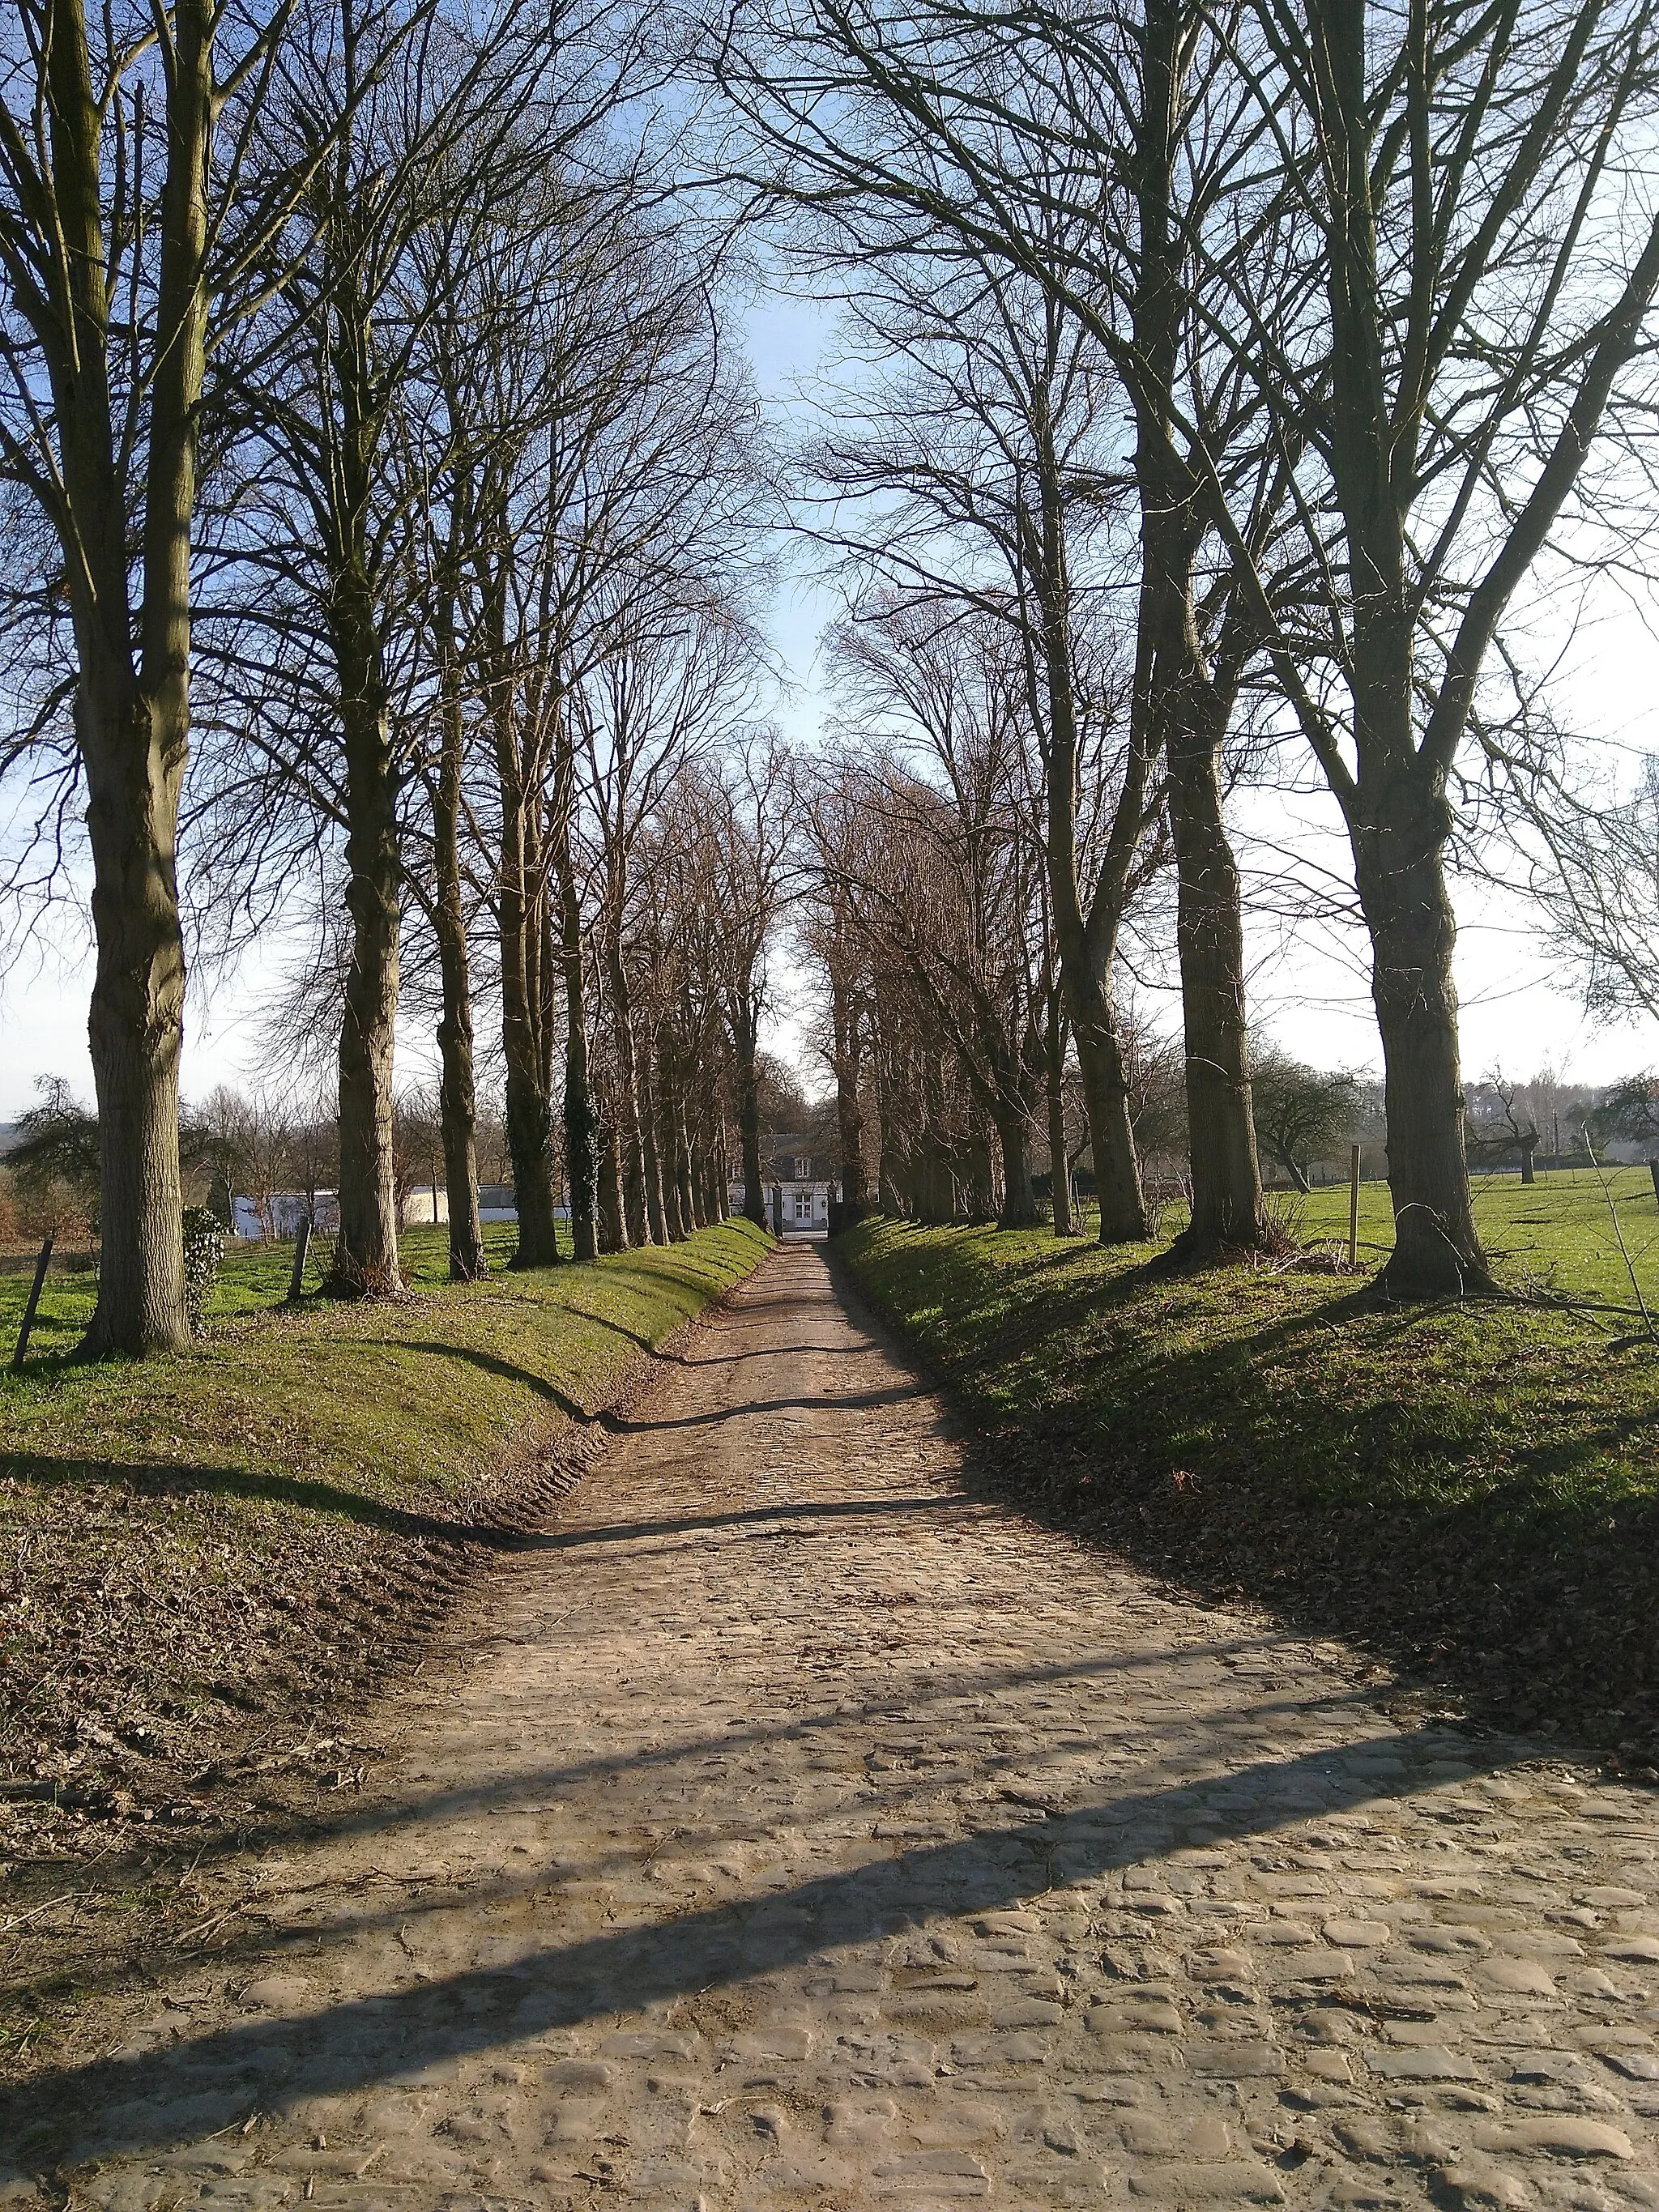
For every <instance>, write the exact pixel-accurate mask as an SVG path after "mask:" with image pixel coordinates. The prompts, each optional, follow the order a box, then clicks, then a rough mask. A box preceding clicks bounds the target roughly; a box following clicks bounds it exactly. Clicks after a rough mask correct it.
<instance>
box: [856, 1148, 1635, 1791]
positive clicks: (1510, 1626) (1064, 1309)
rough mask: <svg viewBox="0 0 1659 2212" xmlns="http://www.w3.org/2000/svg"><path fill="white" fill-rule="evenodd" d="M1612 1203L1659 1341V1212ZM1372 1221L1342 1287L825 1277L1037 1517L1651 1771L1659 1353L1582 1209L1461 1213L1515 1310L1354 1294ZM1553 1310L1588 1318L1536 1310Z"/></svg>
mask: <svg viewBox="0 0 1659 2212" xmlns="http://www.w3.org/2000/svg"><path fill="white" fill-rule="evenodd" d="M1610 1180H1611V1181H1612V1182H1613V1188H1614V1191H1615V1195H1616V1200H1617V1204H1618V1208H1619V1212H1620V1222H1621V1226H1622V1231H1623V1234H1624V1237H1625V1239H1626V1245H1627V1246H1628V1248H1629V1250H1630V1253H1631V1256H1632V1261H1633V1263H1634V1266H1635V1269H1636V1273H1637V1278H1638V1282H1639V1283H1640V1284H1641V1285H1642V1287H1643V1291H1644V1295H1645V1296H1647V1297H1648V1298H1649V1300H1650V1305H1651V1306H1653V1307H1654V1308H1655V1309H1656V1310H1659V1212H1656V1206H1655V1201H1654V1197H1653V1191H1652V1186H1651V1183H1650V1181H1649V1178H1648V1176H1647V1173H1646V1170H1618V1171H1616V1172H1615V1173H1614V1174H1613V1176H1612V1177H1611V1178H1610ZM1386 1204H1387V1192H1386V1188H1385V1187H1384V1186H1383V1185H1381V1184H1376V1185H1368V1186H1364V1187H1363V1188H1362V1206H1361V1226H1360V1235H1361V1238H1362V1250H1361V1261H1362V1273H1360V1274H1359V1275H1358V1276H1356V1275H1349V1274H1346V1273H1328V1272H1324V1273H1321V1272H1314V1271H1312V1270H1310V1267H1308V1265H1307V1264H1306V1263H1305V1261H1304V1263H1303V1264H1301V1265H1284V1266H1280V1265H1274V1266H1271V1267H1269V1266H1262V1267H1225V1268H1213V1269H1209V1270H1206V1271H1202V1272H1198V1273H1187V1274H1180V1273H1168V1272H1165V1271H1163V1270H1160V1269H1159V1268H1158V1267H1147V1266H1146V1256H1147V1255H1146V1253H1145V1251H1144V1249H1143V1250H1142V1251H1139V1252H1137V1253H1131V1254H1125V1253H1121V1252H1119V1253H1107V1252H1103V1251H1101V1250H1100V1249H1099V1248H1098V1247H1096V1246H1094V1245H1092V1244H1089V1243H1081V1242H1071V1243H1057V1242H1056V1241H1055V1239H1054V1237H1052V1236H1051V1235H1049V1234H1048V1233H1047V1232H1042V1231H1030V1232H1018V1233H1010V1234H1004V1233H1000V1232H998V1231H994V1230H989V1229H978V1228H960V1229H945V1230H916V1229H912V1228H909V1227H907V1226H905V1225H901V1224H895V1223H884V1222H877V1223H872V1224H868V1225H866V1226H865V1227H863V1228H862V1229H860V1231H856V1232H854V1235H853V1236H852V1237H848V1239H846V1240H844V1243H843V1247H842V1249H844V1250H845V1252H846V1254H847V1256H848V1259H849V1260H850V1261H851V1263H852V1265H853V1267H854V1270H855V1272H856V1273H857V1274H858V1276H859V1277H860V1280H861V1281H862V1283H863V1285H865V1287H866V1290H867V1291H868V1292H869V1293H870V1294H871V1296H872V1298H873V1300H874V1302H875V1303H876V1304H878V1307H879V1308H881V1309H882V1310H884V1312H885V1313H886V1314H887V1315H888V1316H890V1318H891V1319H892V1320H893V1321H894V1322H896V1324H897V1325H898V1326H899V1327H900V1328H902V1330H903V1331H904V1332H905V1333H906V1334H908V1336H909V1337H910V1338H911V1339H912V1340H913V1341H915V1343H916V1344H917V1345H918V1346H919V1347H920V1348H921V1350H922V1351H923V1352H925V1353H926V1354H927V1356H928V1357H929V1358H930V1359H931V1360H932V1361H933V1363H934V1364H936V1365H937V1367H938V1368H939V1369H940V1370H942V1371H943V1372H944V1373H945V1375H947V1376H949V1377H950V1378H951V1380H952V1381H954V1382H955V1383H957V1385H958V1386H959V1388H960V1389H962V1390H963V1393H964V1394H965V1395H966V1397H967V1398H968V1401H969V1404H970V1406H971V1407H972V1409H973V1410H974V1412H975V1413H976V1415H977V1416H978V1419H979V1421H980V1423H981V1426H982V1428H983V1429H984V1430H985V1431H987V1436H988V1438H989V1441H988V1442H987V1446H986V1461H987V1465H990V1466H993V1467H994V1468H996V1469H997V1470H998V1472H999V1474H1000V1478H1001V1479H1002V1480H1005V1481H1006V1482H1008V1483H1010V1484H1012V1486H1014V1487H1015V1488H1016V1489H1017V1490H1018V1492H1020V1494H1021V1495H1022V1496H1023V1497H1024V1498H1026V1499H1027V1500H1029V1501H1030V1503H1032V1504H1035V1505H1036V1507H1037V1508H1038V1509H1039V1510H1043V1511H1046V1512H1051V1513H1053V1514H1054V1515H1056V1516H1059V1517H1060V1518H1062V1519H1065V1520H1067V1521H1069V1522H1084V1523H1085V1524H1087V1525H1090V1526H1092V1527H1093V1528H1095V1529H1096V1530H1097V1532H1098V1533H1099V1534H1101V1535H1102V1536H1103V1538H1104V1539H1107V1540H1109V1541H1112V1542H1114V1543H1116V1544H1120V1545H1123V1546H1125V1547H1127V1548H1129V1549H1131V1550H1132V1551H1133V1552H1134V1553H1136V1554H1137V1556H1139V1557H1141V1558H1143V1559H1147V1560H1148V1561H1150V1562H1151V1563H1152V1564H1153V1565H1156V1566H1158V1568H1159V1569H1160V1570H1161V1571H1170V1570H1171V1569H1174V1570H1175V1571H1177V1572H1178V1573H1179V1574H1180V1575H1181V1576H1182V1577H1183V1579H1185V1580H1187V1581H1188V1582H1197V1583H1201V1584H1202V1585H1203V1586H1204V1587H1206V1588H1207V1589H1212V1590H1217V1591H1220V1592H1225V1593H1229V1594H1240V1595H1248V1596H1253V1597H1261V1598H1265V1599H1267V1600H1268V1601H1271V1602H1272V1603H1273V1605H1274V1606H1275V1607H1278V1608H1279V1610H1280V1611H1281V1612H1285V1613H1289V1614H1290V1615H1291V1616H1293V1617H1295V1618H1297V1619H1300V1620H1305V1621H1306V1622H1308V1623H1309V1624H1310V1626H1316V1627H1318V1628H1319V1629H1320V1630H1321V1631H1322V1632H1323V1631H1329V1630H1333V1629H1334V1630H1337V1631H1339V1632H1346V1633H1350V1634H1352V1635H1356V1636H1358V1637H1360V1638H1369V1639H1370V1640H1371V1641H1372V1642H1373V1643H1374V1644H1376V1646H1378V1647H1379V1648H1380V1649H1381V1650H1384V1651H1385V1652H1387V1653H1388V1654H1389V1656H1390V1657H1391V1658H1393V1659H1395V1661H1399V1662H1404V1663H1406V1664H1407V1665H1408V1666H1409V1667H1410V1668H1413V1669H1414V1670H1415V1671H1417V1672H1418V1673H1419V1674H1423V1675H1425V1676H1429V1677H1431V1678H1434V1679H1437V1680H1440V1681H1442V1682H1443V1683H1445V1684H1447V1685H1449V1686H1453V1687H1455V1690H1456V1691H1457V1692H1458V1694H1459V1695H1460V1696H1462V1697H1465V1698H1467V1699H1470V1700H1472V1701H1473V1705H1474V1710H1476V1711H1486V1712H1488V1713H1489V1714H1491V1715H1492V1717H1497V1718H1501V1719H1504V1720H1505V1721H1512V1722H1515V1723H1518V1724H1521V1725H1526V1726H1541V1727H1544V1728H1547V1729H1548V1728H1553V1729H1559V1730H1562V1731H1564V1732H1571V1733H1575V1734H1583V1735H1589V1737H1590V1738H1592V1739H1593V1740H1595V1741H1598V1742H1600V1743H1602V1744H1604V1745H1608V1746H1612V1747H1623V1756H1624V1758H1625V1759H1626V1764H1627V1765H1630V1767H1631V1768H1632V1771H1641V1770H1642V1769H1644V1768H1647V1767H1651V1766H1654V1765H1659V1700H1656V1695H1655V1692H1656V1685H1659V1632H1656V1621H1659V1602H1656V1601H1659V1345H1655V1344H1654V1343H1653V1342H1651V1341H1650V1340H1649V1339H1648V1337H1647V1336H1646V1334H1644V1332H1643V1330H1642V1325H1641V1322H1640V1319H1639V1316H1638V1312H1637V1309H1636V1301H1635V1298H1634V1296H1633V1294H1632V1286H1631V1282H1630V1278H1629V1275H1628V1274H1627V1273H1626V1267H1625V1264H1624V1261H1623V1260H1622V1259H1621V1258H1620V1252H1619V1246H1618V1242H1617V1240H1616V1238H1615V1237H1614V1235H1613V1224H1612V1221H1611V1219H1610V1218H1609V1214H1608V1211H1607V1200H1606V1197H1605V1195H1604V1194H1603V1191H1602V1189H1601V1184H1600V1182H1598V1181H1597V1180H1596V1178H1595V1176H1593V1175H1590V1174H1588V1173H1583V1174H1579V1175H1571V1174H1569V1175H1564V1176H1559V1177H1557V1178H1554V1179H1553V1180H1552V1181H1550V1182H1543V1181H1542V1180H1541V1181H1540V1182H1538V1183H1537V1184H1535V1185H1534V1186H1533V1187H1532V1188H1529V1189H1528V1188H1522V1185H1521V1184H1520V1183H1519V1182H1518V1181H1516V1180H1515V1179H1512V1178H1510V1179H1503V1178H1492V1179H1489V1180H1488V1181H1486V1182H1484V1183H1483V1185H1482V1186H1481V1188H1480V1192H1479V1194H1478V1199H1477V1211H1478V1214H1479V1218H1480V1225H1481V1230H1482V1234H1483V1237H1485V1238H1486V1241H1487V1243H1488V1245H1489V1248H1490V1249H1492V1252H1493V1254H1494V1255H1496V1256H1497V1261H1498V1272H1499V1273H1500V1274H1501V1275H1502V1276H1503V1278H1504V1280H1505V1282H1506V1283H1507V1284H1509V1285H1512V1286H1513V1287H1514V1288H1515V1289H1516V1291H1518V1292H1520V1293H1522V1298H1523V1299H1525V1300H1527V1301H1528V1302H1524V1303H1523V1302H1519V1301H1517V1302H1516V1303H1515V1304H1506V1303H1504V1304H1500V1303H1495V1302H1491V1301H1488V1302H1484V1303H1471V1304H1467V1305H1463V1306H1457V1305H1450V1304H1448V1305H1437V1306H1429V1307H1420V1306H1398V1305H1392V1304H1389V1303H1388V1302H1387V1301H1386V1300H1384V1299H1383V1297H1380V1296H1379V1295H1378V1294H1377V1292H1376V1291H1375V1290H1374V1289H1373V1288H1372V1286H1371V1283H1370V1273H1368V1272H1365V1271H1364V1270H1365V1267H1366V1263H1369V1267H1370V1269H1372V1270H1374V1268H1375V1267H1376V1263H1377V1261H1378V1259H1379V1256H1380V1255H1379V1252H1378V1251H1377V1250H1376V1249H1372V1250H1371V1251H1370V1252H1369V1253H1368V1252H1367V1251H1366V1250H1365V1249H1364V1244H1365V1243H1367V1242H1369V1243H1370V1245H1371V1246H1372V1247H1374V1248H1376V1247H1385V1246H1386V1240H1387V1233H1388V1225H1389V1216H1388V1214H1387V1212H1386ZM1286 1212H1287V1214H1288V1215H1289V1216H1290V1217H1291V1218H1292V1219H1293V1220H1296V1221H1297V1222H1298V1223H1299V1228H1300V1234H1301V1237H1302V1238H1303V1240H1304V1243H1315V1244H1317V1243H1318V1242H1319V1240H1321V1239H1322V1238H1327V1237H1337V1236H1339V1235H1340V1236H1341V1237H1346V1228H1347V1194H1346V1191H1326V1192H1316V1193H1315V1194H1313V1195H1312V1196H1311V1197H1310V1198H1309V1199H1307V1200H1297V1201H1293V1202H1292V1203H1291V1206H1288V1207H1287V1208H1286ZM1179 1226H1180V1221H1179V1218H1176V1217H1173V1216H1172V1217H1170V1218H1166V1220H1165V1222H1164V1225H1163V1229H1164V1237H1165V1238H1166V1239H1167V1238H1168V1237H1170V1236H1173V1234H1174V1233H1175V1231H1176V1229H1178V1227H1179ZM1309 1257H1310V1258H1312V1259H1313V1260H1314V1261H1315V1266H1316V1267H1317V1266H1318V1264H1319V1261H1318V1257H1317V1255H1309ZM1326 1265H1327V1266H1328V1261H1327V1262H1326ZM1540 1291H1546V1295H1544V1296H1541V1297H1540V1296H1539V1295H1538V1293H1540ZM1571 1296H1577V1297H1583V1298H1585V1299H1587V1300H1589V1301H1593V1302H1595V1303H1594V1304H1592V1306H1591V1307H1590V1309H1589V1310H1574V1309H1572V1308H1571V1307H1570V1306H1565V1305H1562V1304H1557V1303H1554V1301H1556V1300H1559V1299H1561V1298H1562V1297H1571ZM1608 1306H1618V1307H1620V1308H1624V1309H1627V1311H1619V1312H1613V1311H1608V1310H1605V1309H1606V1308H1607V1307H1608Z"/></svg>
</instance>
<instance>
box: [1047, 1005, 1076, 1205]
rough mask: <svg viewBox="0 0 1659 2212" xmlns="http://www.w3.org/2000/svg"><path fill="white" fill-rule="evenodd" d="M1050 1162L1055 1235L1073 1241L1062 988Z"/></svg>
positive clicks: (1053, 1041) (1055, 1021) (1052, 1077)
mask: <svg viewBox="0 0 1659 2212" xmlns="http://www.w3.org/2000/svg"><path fill="white" fill-rule="evenodd" d="M1048 1160H1049V1170H1048V1178H1049V1187H1050V1193H1051V1196H1052V1200H1053V1206H1054V1234H1055V1236H1056V1237H1070V1236H1072V1235H1073V1234H1074V1233H1075V1232H1074V1230H1073V1223H1072V1168H1071V1161H1070V1159H1069V1158H1068V1156H1067V1153H1066V1014H1065V1009H1064V1007H1063V1006H1062V1005H1061V1002H1060V992H1059V989H1058V987H1055V988H1054V989H1053V990H1051V991H1050V992H1049V994H1048Z"/></svg>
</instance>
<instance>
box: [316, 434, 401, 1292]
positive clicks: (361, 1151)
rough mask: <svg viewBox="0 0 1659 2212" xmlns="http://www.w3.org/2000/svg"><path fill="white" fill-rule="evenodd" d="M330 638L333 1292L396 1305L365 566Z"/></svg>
mask: <svg viewBox="0 0 1659 2212" xmlns="http://www.w3.org/2000/svg"><path fill="white" fill-rule="evenodd" d="M347 442H348V445H350V444H351V443H352V440H351V436H350V432H349V429H348V440H347ZM330 629H331V635H332V642H333V647H334V654H335V661H336V666H337V672H338V676H339V684H340V715H341V723H342V736H343V750H344V754H345V812H346V876H347V880H346V894H345V902H346V908H347V911H348V913H349V915H350V916H351V952H350V959H349V966H348V968H347V971H346V986H345V1005H344V1009H343V1020H342V1023H341V1026H340V1232H339V1235H338V1237H337V1239H336V1241H335V1247H334V1263H333V1266H332V1267H331V1270H330V1275H329V1284H330V1287H331V1289H333V1290H335V1291H340V1292H343V1293H345V1294H347V1295H349V1296H359V1297H360V1296H365V1295H367V1296H369V1297H396V1296H397V1294H398V1291H400V1290H401V1289H402V1287H403V1284H402V1278H401V1275H400V1274H399V1272H398V1185H397V1164H396V1160H395V1158H394V1155H393V1149H392V1054H393V1049H394V1044H395V1028H396V1022H397V1014H398V951H399V942H398V940H399V927H400V915H399V905H398V895H399V893H400V891H401V890H402V887H403V868H402V855H401V853H400V850H399V841H398V775H397V767H396V763H395V762H394V760H393V757H392V722H391V713H390V708H389V705H388V701H387V696H386V678H385V670H384V664H383V661H382V657H381V653H380V635H379V632H378V629H377V627H376V624H375V622H374V603H373V599H372V596H371V592H370V589H369V586H368V580H367V578H366V576H365V575H364V574H363V573H362V569H361V568H360V566H359V565H358V564H357V563H356V562H353V563H352V564H351V565H350V566H349V567H348V568H346V570H345V572H344V574H341V575H338V576H337V578H336V579H335V581H334V597H333V604H332V605H331V609H330Z"/></svg>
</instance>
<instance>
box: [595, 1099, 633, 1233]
mask: <svg viewBox="0 0 1659 2212" xmlns="http://www.w3.org/2000/svg"><path fill="white" fill-rule="evenodd" d="M598 1150H599V1249H600V1250H601V1251H602V1252H625V1251H626V1250H627V1249H628V1225H627V1224H626V1222H625V1221H624V1220H623V1207H622V1172H621V1169H620V1166H619V1164H618V1161H617V1133H616V1131H615V1130H614V1129H612V1128H611V1126H610V1124H609V1121H606V1123H605V1126H604V1127H603V1130H602V1132H601V1134H600V1139H599V1147H598Z"/></svg>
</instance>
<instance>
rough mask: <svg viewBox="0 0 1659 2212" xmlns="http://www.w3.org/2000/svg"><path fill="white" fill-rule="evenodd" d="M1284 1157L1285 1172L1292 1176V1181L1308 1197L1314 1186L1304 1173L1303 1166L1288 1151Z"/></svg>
mask: <svg viewBox="0 0 1659 2212" xmlns="http://www.w3.org/2000/svg"><path fill="white" fill-rule="evenodd" d="M1284 1158H1285V1173H1286V1175H1288V1176H1290V1179H1291V1182H1293V1183H1294V1184H1295V1185H1296V1187H1297V1189H1298V1190H1299V1191H1300V1192H1301V1194H1302V1195H1303V1197H1304V1198H1306V1197H1307V1196H1308V1195H1309V1194H1310V1190H1311V1188H1312V1186H1311V1185H1310V1182H1309V1181H1308V1178H1307V1176H1305V1175H1304V1173H1303V1171H1302V1169H1301V1167H1300V1166H1299V1165H1298V1164H1297V1162H1296V1161H1295V1160H1293V1159H1292V1158H1291V1156H1290V1154H1289V1153H1288V1152H1286V1153H1285V1156H1284Z"/></svg>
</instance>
